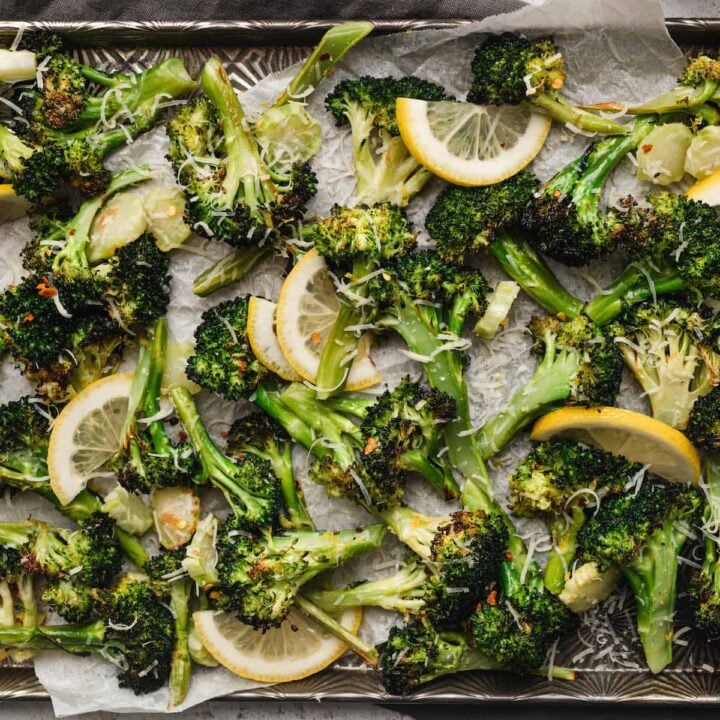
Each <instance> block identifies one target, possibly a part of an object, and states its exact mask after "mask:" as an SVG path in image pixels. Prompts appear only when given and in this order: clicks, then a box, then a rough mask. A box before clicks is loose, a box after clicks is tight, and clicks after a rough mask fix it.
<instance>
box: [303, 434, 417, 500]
mask: <svg viewBox="0 0 720 720" xmlns="http://www.w3.org/2000/svg"><path fill="white" fill-rule="evenodd" d="M396 431H397V429H396ZM375 460H376V459H375V457H372V456H368V458H362V459H361V460H359V461H358V462H355V463H352V464H351V465H349V466H347V465H343V464H341V463H340V462H339V461H338V460H336V459H334V458H333V457H323V458H320V459H318V460H316V461H315V462H314V463H313V464H312V465H311V466H310V473H309V475H310V478H311V480H312V481H313V482H315V483H317V484H318V485H322V486H323V487H324V488H325V490H326V491H327V494H328V495H329V496H330V497H347V498H352V499H353V500H355V501H356V502H359V503H360V504H361V505H365V506H366V507H368V508H376V509H381V508H386V507H392V506H394V505H397V504H398V503H399V502H400V501H401V500H402V498H403V495H404V494H405V489H404V484H403V479H404V478H403V474H402V472H401V471H400V470H399V469H398V468H397V467H392V466H389V465H388V462H387V460H386V459H385V458H382V459H381V460H380V461H379V462H375Z"/></svg>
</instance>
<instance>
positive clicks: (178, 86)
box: [73, 58, 196, 140]
mask: <svg viewBox="0 0 720 720" xmlns="http://www.w3.org/2000/svg"><path fill="white" fill-rule="evenodd" d="M81 71H82V74H83V76H84V77H85V78H87V79H88V80H90V81H91V82H96V83H98V84H99V85H102V86H104V87H107V88H109V89H112V90H114V92H113V93H111V94H109V95H107V99H105V98H104V97H100V98H92V99H91V101H89V102H88V103H87V104H86V106H85V108H84V109H83V111H82V112H81V113H80V115H79V116H78V117H77V119H76V120H75V122H73V126H75V127H77V126H81V127H82V126H85V125H88V124H90V123H95V122H98V121H100V120H102V118H103V116H104V117H106V118H107V119H110V118H112V117H113V116H114V115H116V114H117V113H119V112H122V111H125V112H127V110H129V111H130V114H131V117H130V118H128V120H130V121H132V125H134V126H138V130H145V129H147V127H148V126H149V125H150V124H151V123H152V122H154V120H155V119H156V118H157V116H158V115H159V114H160V112H161V108H160V107H159V106H160V105H161V101H162V100H172V99H174V98H180V97H183V96H185V95H187V94H188V93H189V92H191V91H192V90H193V89H194V88H195V86H196V83H195V81H194V80H193V79H192V78H191V77H190V75H188V72H187V70H186V69H185V65H184V63H183V61H182V60H180V59H179V58H170V59H168V60H165V61H164V62H161V63H160V64H158V65H155V66H154V67H151V68H150V69H149V70H146V71H145V72H142V73H138V74H137V75H125V74H118V75H107V74H105V73H103V72H101V71H100V70H96V69H95V68H91V67H88V66H83V67H82V69H81ZM168 96H169V97H168ZM132 125H131V127H132ZM126 140H127V137H126Z"/></svg>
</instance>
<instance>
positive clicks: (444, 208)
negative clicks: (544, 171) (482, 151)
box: [425, 170, 538, 264]
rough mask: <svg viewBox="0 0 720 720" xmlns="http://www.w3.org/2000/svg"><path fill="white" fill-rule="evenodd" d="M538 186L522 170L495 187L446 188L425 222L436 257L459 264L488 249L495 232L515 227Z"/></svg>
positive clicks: (529, 173)
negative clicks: (435, 247)
mask: <svg viewBox="0 0 720 720" xmlns="http://www.w3.org/2000/svg"><path fill="white" fill-rule="evenodd" d="M537 186H538V181H537V179H536V178H535V176H534V175H533V174H532V173H531V172H528V171H525V170H523V171H522V172H519V173H518V174H517V175H514V176H513V177H511V178H509V179H508V180H504V181H503V182H501V183H498V184H496V185H488V186H486V187H458V186H450V187H448V188H446V189H445V190H444V191H443V192H442V194H441V195H440V196H439V197H438V199H437V200H436V201H435V204H434V205H433V206H432V208H431V209H430V211H429V212H428V214H427V216H426V218H425V229H426V230H427V231H428V233H429V234H430V237H431V238H432V239H433V240H434V241H435V243H436V246H437V252H438V254H439V255H440V256H441V257H442V258H444V259H445V260H448V261H450V262H453V263H457V264H460V263H462V262H463V261H464V260H465V257H466V256H467V255H469V254H472V253H476V252H478V251H480V250H482V249H483V248H485V247H487V246H488V245H489V244H490V243H491V242H492V241H493V240H494V239H495V236H496V234H497V233H498V232H501V231H503V230H506V229H511V228H514V227H517V226H518V225H519V224H520V220H521V218H522V214H523V211H524V208H525V206H526V205H527V204H528V203H529V202H530V200H531V199H532V197H533V195H534V193H535V192H536V190H537Z"/></svg>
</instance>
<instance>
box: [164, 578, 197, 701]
mask: <svg viewBox="0 0 720 720" xmlns="http://www.w3.org/2000/svg"><path fill="white" fill-rule="evenodd" d="M192 587H193V584H192V582H191V581H190V580H188V579H187V578H183V579H181V580H176V581H175V582H173V583H171V585H170V608H171V609H172V614H173V616H174V618H175V650H174V651H173V654H172V663H171V666H170V679H169V687H170V707H177V706H178V705H180V703H182V701H183V700H184V699H185V696H186V695H187V692H188V689H189V688H190V675H191V673H192V660H191V658H190V649H189V646H188V641H189V639H190V594H191V591H192Z"/></svg>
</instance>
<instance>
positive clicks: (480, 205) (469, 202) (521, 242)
mask: <svg viewBox="0 0 720 720" xmlns="http://www.w3.org/2000/svg"><path fill="white" fill-rule="evenodd" d="M537 186H538V181H537V179H536V178H535V176H534V175H533V174H532V173H530V172H527V171H522V172H519V173H518V174H517V175H514V176H513V177H511V178H509V179H508V180H504V181H503V182H500V183H498V184H496V185H488V186H487V187H458V186H451V187H449V188H446V189H445V190H444V191H443V192H442V193H441V195H440V196H439V197H438V199H437V200H436V201H435V204H434V205H433V206H432V208H431V209H430V212H428V214H427V217H426V218H425V227H426V229H427V231H428V233H429V234H430V237H431V238H432V239H433V240H435V243H436V247H437V252H438V254H439V255H440V256H441V257H442V258H443V259H444V260H447V261H448V262H453V263H457V264H462V263H463V261H464V260H465V259H466V257H468V256H471V255H474V254H477V253H479V252H488V253H489V254H490V255H492V257H494V258H495V260H497V262H498V263H499V264H500V265H501V266H502V268H503V270H505V272H506V273H507V274H508V275H509V276H510V277H511V278H512V279H513V280H515V281H516V282H517V283H519V285H520V286H521V287H522V288H523V290H524V291H525V292H526V293H527V294H528V295H529V296H530V297H531V298H533V299H534V300H535V301H536V302H538V303H539V304H540V305H542V307H543V308H545V309H546V310H547V311H548V312H551V313H559V312H562V313H565V315H566V316H567V317H575V315H577V314H578V313H579V312H580V311H581V310H582V302H581V301H580V300H578V299H577V298H576V297H574V296H573V295H571V294H570V293H569V292H568V291H567V290H566V289H565V288H564V287H563V286H562V285H561V284H560V282H559V281H558V279H557V278H556V277H555V275H554V274H553V272H552V270H551V269H550V268H549V267H548V266H547V265H546V264H545V262H544V260H543V259H542V258H541V257H540V256H539V255H538V254H537V253H536V252H535V250H534V249H533V248H532V247H531V245H530V244H529V243H528V242H527V240H526V239H525V238H524V237H523V234H522V232H521V231H520V220H521V219H522V215H523V212H524V210H525V206H526V205H527V204H528V203H529V202H531V201H532V199H533V196H534V194H535V192H536V190H537Z"/></svg>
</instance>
